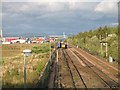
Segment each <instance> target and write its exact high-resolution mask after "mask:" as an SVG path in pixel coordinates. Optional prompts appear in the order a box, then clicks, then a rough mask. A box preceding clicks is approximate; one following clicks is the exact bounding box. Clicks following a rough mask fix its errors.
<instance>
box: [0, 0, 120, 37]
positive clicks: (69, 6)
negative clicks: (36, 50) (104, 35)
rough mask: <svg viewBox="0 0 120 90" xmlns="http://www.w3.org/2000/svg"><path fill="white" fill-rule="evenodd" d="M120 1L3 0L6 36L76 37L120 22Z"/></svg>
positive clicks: (2, 14) (4, 32)
mask: <svg viewBox="0 0 120 90" xmlns="http://www.w3.org/2000/svg"><path fill="white" fill-rule="evenodd" d="M118 1H119V0H74V1H73V0H61V1H60V0H59V1H58V0H51V1H49V0H44V1H43V0H2V13H0V16H2V27H1V28H2V30H3V35H4V34H7V35H19V34H35V35H38V34H46V35H52V34H57V35H58V34H59V35H60V34H62V33H63V32H65V34H67V35H74V34H77V33H79V32H84V31H89V30H91V29H92V30H93V29H96V28H98V27H100V26H105V25H107V26H115V25H117V24H118V23H117V22H118V6H117V2H118Z"/></svg>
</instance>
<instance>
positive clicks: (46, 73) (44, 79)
mask: <svg viewBox="0 0 120 90" xmlns="http://www.w3.org/2000/svg"><path fill="white" fill-rule="evenodd" d="M55 60H56V49H55V50H54V51H53V52H52V53H51V57H50V58H49V61H48V63H47V64H46V66H45V68H44V69H43V72H42V73H41V76H40V80H39V81H38V83H37V84H36V86H35V88H47V87H48V83H49V77H50V74H51V70H52V65H53V62H54V61H55Z"/></svg>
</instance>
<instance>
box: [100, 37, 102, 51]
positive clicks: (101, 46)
mask: <svg viewBox="0 0 120 90" xmlns="http://www.w3.org/2000/svg"><path fill="white" fill-rule="evenodd" d="M100 42H102V35H100ZM100 45H101V52H102V43H100Z"/></svg>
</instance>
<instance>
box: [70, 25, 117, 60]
mask: <svg viewBox="0 0 120 90" xmlns="http://www.w3.org/2000/svg"><path fill="white" fill-rule="evenodd" d="M106 40H107V43H108V45H107V46H108V50H107V54H108V55H107V57H106V50H105V49H106V45H105V42H106ZM68 42H69V43H72V44H73V45H76V46H77V45H78V47H80V48H82V49H85V50H87V51H88V52H90V53H92V54H94V55H97V56H100V57H102V58H106V59H108V57H109V56H112V57H113V59H114V60H115V61H118V27H107V26H105V27H99V28H97V29H95V30H89V31H86V32H80V33H79V34H77V35H75V36H72V37H69V38H68ZM101 42H104V43H102V45H101Z"/></svg>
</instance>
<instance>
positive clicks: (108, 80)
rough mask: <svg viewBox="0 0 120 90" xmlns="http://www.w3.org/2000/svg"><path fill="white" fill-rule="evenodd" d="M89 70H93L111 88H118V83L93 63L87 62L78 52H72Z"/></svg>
mask: <svg viewBox="0 0 120 90" xmlns="http://www.w3.org/2000/svg"><path fill="white" fill-rule="evenodd" d="M71 51H72V52H73V53H74V54H75V55H76V56H77V57H78V58H79V59H80V60H81V61H82V62H83V63H84V64H85V65H86V66H87V67H88V68H89V69H91V70H92V71H93V72H94V73H95V74H96V75H97V76H98V77H99V78H100V79H101V80H102V81H103V82H104V83H105V84H106V85H107V86H108V87H109V88H117V87H118V83H117V82H116V81H115V80H113V79H111V78H110V77H109V76H108V75H106V74H105V73H103V72H102V71H101V70H100V69H99V68H97V67H95V66H94V65H93V64H92V63H90V62H89V61H87V60H86V59H85V58H84V57H83V56H81V55H80V54H79V53H78V52H77V51H75V50H73V49H72V50H71Z"/></svg>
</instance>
